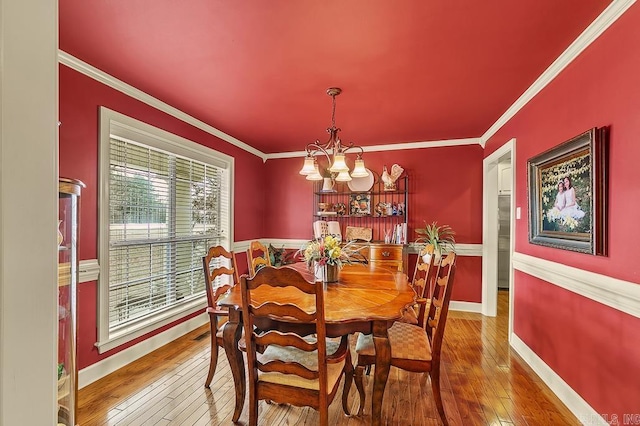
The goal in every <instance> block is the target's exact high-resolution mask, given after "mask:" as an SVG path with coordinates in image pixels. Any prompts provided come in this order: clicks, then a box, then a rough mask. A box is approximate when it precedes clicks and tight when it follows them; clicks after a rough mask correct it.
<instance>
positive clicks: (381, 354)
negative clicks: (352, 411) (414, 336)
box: [371, 321, 391, 426]
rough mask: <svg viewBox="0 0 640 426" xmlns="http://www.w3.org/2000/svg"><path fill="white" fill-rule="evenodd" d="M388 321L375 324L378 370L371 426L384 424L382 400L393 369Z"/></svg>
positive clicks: (375, 322) (374, 383)
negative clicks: (390, 371)
mask: <svg viewBox="0 0 640 426" xmlns="http://www.w3.org/2000/svg"><path fill="white" fill-rule="evenodd" d="M388 327H389V324H388V322H387V321H374V322H373V345H374V346H375V348H376V370H375V373H374V376H373V395H372V396H371V424H372V425H373V426H379V425H380V424H382V398H383V396H384V388H385V386H386V384H387V379H388V378H389V370H390V369H391V345H390V344H389V335H388V334H387V329H388Z"/></svg>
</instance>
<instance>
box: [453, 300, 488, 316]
mask: <svg viewBox="0 0 640 426" xmlns="http://www.w3.org/2000/svg"><path fill="white" fill-rule="evenodd" d="M449 309H450V310H452V311H462V312H474V313H478V314H481V313H482V303H478V302H456V301H455V300H452V301H451V302H449Z"/></svg>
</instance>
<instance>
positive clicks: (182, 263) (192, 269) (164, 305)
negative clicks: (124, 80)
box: [97, 110, 231, 352]
mask: <svg viewBox="0 0 640 426" xmlns="http://www.w3.org/2000/svg"><path fill="white" fill-rule="evenodd" d="M107 111H108V110H107ZM109 112H110V113H111V114H117V113H113V112H111V111H109ZM120 118H121V120H120V121H123V120H122V117H120ZM129 120H132V119H129ZM125 121H126V120H125ZM137 123H139V122H137ZM129 124H131V123H129ZM139 124H140V125H141V126H142V125H143V126H142V127H143V128H144V127H145V126H147V127H150V126H148V125H144V123H139ZM154 129H155V128H154ZM146 130H149V129H146ZM155 130H157V131H159V132H161V131H160V130H159V129H155ZM162 136H163V137H166V136H167V135H166V134H162ZM176 138H177V137H176ZM153 139H154V137H153V135H152V134H149V133H147V132H144V131H142V130H138V131H137V132H136V131H135V129H133V128H132V127H130V126H126V125H123V124H121V123H117V124H115V125H114V124H113V123H111V125H110V132H109V136H108V141H107V146H104V147H103V148H102V150H101V154H102V155H103V156H105V157H106V159H105V158H103V160H102V161H103V162H102V168H103V170H102V171H101V178H102V179H103V180H105V181H106V182H107V183H108V184H107V185H103V186H104V187H106V188H108V193H107V194H103V196H102V197H101V200H102V202H103V204H104V201H105V200H106V199H108V205H107V209H108V215H107V214H104V213H103V215H101V218H102V221H101V231H102V233H101V238H105V239H106V240H108V244H101V247H103V248H105V249H106V250H107V251H108V268H106V269H105V268H103V271H107V274H106V276H105V274H103V275H101V278H100V285H101V291H100V309H102V310H103V312H102V313H101V315H100V317H101V321H99V328H100V330H99V334H100V337H99V338H100V342H98V344H97V345H98V347H99V348H101V352H102V351H103V350H108V349H110V348H111V347H115V346H117V345H118V344H121V343H124V341H128V340H131V339H132V338H135V337H136V336H137V335H140V334H141V333H142V332H147V331H150V330H149V324H152V323H157V322H158V320H159V319H165V321H164V323H166V322H167V321H169V320H170V319H177V318H176V315H175V314H173V315H170V314H172V313H174V312H182V313H183V315H184V314H187V313H188V312H186V313H185V311H186V309H187V308H189V309H192V310H193V308H194V306H196V305H198V304H199V305H198V306H204V304H203V303H204V300H205V297H204V296H205V293H204V285H205V284H204V275H203V271H202V256H204V255H205V254H206V251H207V249H208V247H210V246H212V245H218V244H221V245H227V246H228V243H229V239H228V234H229V232H228V229H229V227H230V220H229V217H230V212H229V206H230V194H231V192H230V179H229V173H228V167H224V165H225V163H224V162H220V161H203V160H207V158H206V157H205V158H197V157H201V156H199V155H193V157H196V158H190V157H189V156H188V154H190V151H189V150H184V149H170V148H172V145H171V144H169V145H167V144H166V142H167V141H164V140H163V138H160V139H159V140H157V141H154V140H153ZM103 143H104V141H103ZM191 143H192V142H191ZM152 145H154V146H152ZM163 148H164V149H163ZM168 148H169V149H168ZM200 149H202V147H200ZM172 151H174V152H172ZM184 154H187V155H184ZM194 154H197V153H194ZM107 160H108V164H107ZM105 172H106V173H105ZM104 208H105V206H104V205H102V207H101V209H104ZM107 218H108V226H107V230H105V229H104V228H105V227H104V224H105V223H104V222H106V221H107ZM105 260H107V259H105V257H104V256H102V255H101V264H102V265H104V261H105ZM105 285H106V287H107V289H105V288H104V287H103V286H105ZM167 318H168V319H167ZM161 325H163V324H157V326H161ZM136 331H138V333H136ZM123 336H125V337H124V341H123Z"/></svg>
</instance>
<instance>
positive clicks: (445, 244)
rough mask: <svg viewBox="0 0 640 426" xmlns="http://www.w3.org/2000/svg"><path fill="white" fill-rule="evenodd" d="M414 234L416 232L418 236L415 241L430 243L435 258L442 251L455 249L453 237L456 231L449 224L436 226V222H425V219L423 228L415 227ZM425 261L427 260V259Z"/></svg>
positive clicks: (422, 243) (423, 243)
mask: <svg viewBox="0 0 640 426" xmlns="http://www.w3.org/2000/svg"><path fill="white" fill-rule="evenodd" d="M416 234H418V235H419V237H418V238H417V239H416V241H415V242H416V243H417V244H421V245H427V244H431V245H432V246H433V252H434V253H435V255H436V259H438V258H439V257H440V256H441V255H442V253H446V252H449V251H455V249H456V240H455V238H454V235H455V234H456V233H455V231H454V230H453V229H451V227H450V226H449V225H440V226H438V222H431V223H427V222H426V221H425V222H424V227H423V228H418V229H416ZM426 261H428V259H427V260H426Z"/></svg>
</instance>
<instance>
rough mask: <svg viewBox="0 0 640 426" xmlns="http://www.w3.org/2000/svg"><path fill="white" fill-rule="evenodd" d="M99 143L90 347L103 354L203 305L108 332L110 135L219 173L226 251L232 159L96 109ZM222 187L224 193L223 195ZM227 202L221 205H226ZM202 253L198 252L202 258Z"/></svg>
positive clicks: (183, 307)
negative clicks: (95, 331)
mask: <svg viewBox="0 0 640 426" xmlns="http://www.w3.org/2000/svg"><path fill="white" fill-rule="evenodd" d="M99 134H100V139H99V154H98V181H99V188H98V261H99V264H100V276H99V278H98V305H97V310H98V312H97V322H98V341H97V342H96V344H95V346H96V347H97V348H98V352H99V353H104V352H106V351H109V350H111V349H114V348H116V347H118V346H121V345H123V344H125V343H127V342H130V341H132V340H134V339H137V338H139V337H141V336H143V335H145V334H147V333H150V332H153V331H155V330H158V329H159V328H161V327H164V326H166V325H168V324H170V323H172V322H175V321H177V320H180V319H182V318H184V317H186V316H188V315H191V314H194V313H197V312H198V311H202V310H203V309H204V308H205V307H206V300H207V299H206V295H205V294H204V293H203V294H202V296H201V297H196V298H194V299H193V300H191V301H189V302H187V303H183V304H181V305H179V306H174V307H172V308H168V309H165V310H162V311H161V312H158V313H156V314H153V315H152V316H150V317H146V318H141V319H140V320H137V321H133V322H132V323H131V324H130V325H129V326H128V327H123V328H122V329H121V330H118V331H117V332H110V330H109V221H110V220H109V181H110V180H109V179H110V173H109V163H110V140H111V136H112V135H114V136H116V137H117V138H119V139H125V140H130V141H132V142H135V143H138V144H144V145H147V146H149V147H151V148H153V149H158V150H161V151H166V152H168V153H171V154H175V155H178V156H182V157H186V158H189V159H192V160H196V161H200V162H203V163H206V164H208V165H211V166H215V167H218V168H220V169H222V180H223V189H222V191H223V194H222V196H223V201H222V204H223V209H222V210H223V211H222V217H221V221H222V234H223V237H222V239H221V241H220V244H221V245H222V246H224V247H225V248H226V249H227V250H230V248H231V246H232V242H233V205H234V202H233V201H234V196H233V193H234V191H233V182H234V158H233V157H231V156H229V155H227V154H223V153H221V152H219V151H216V150H214V149H212V148H208V147H206V146H204V145H200V144H198V143H196V142H193V141H190V140H188V139H185V138H183V137H180V136H178V135H174V134H172V133H170V132H167V131H165V130H162V129H159V128H157V127H155V126H152V125H150V124H147V123H143V122H142V121H139V120H136V119H134V118H131V117H128V116H126V115H123V114H120V113H118V112H116V111H113V110H111V109H109V108H106V107H103V106H101V107H100V131H99ZM225 189H226V191H225ZM225 199H226V201H227V202H226V203H225ZM204 255H205V253H203V256H204Z"/></svg>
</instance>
